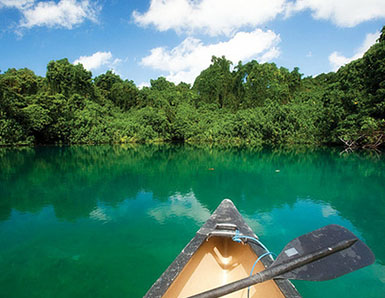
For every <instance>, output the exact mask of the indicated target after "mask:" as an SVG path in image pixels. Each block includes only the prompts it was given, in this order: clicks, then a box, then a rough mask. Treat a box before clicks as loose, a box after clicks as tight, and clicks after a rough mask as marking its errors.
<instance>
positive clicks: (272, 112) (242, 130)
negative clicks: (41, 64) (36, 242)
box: [0, 27, 385, 146]
mask: <svg viewBox="0 0 385 298" xmlns="http://www.w3.org/2000/svg"><path fill="white" fill-rule="evenodd" d="M384 129H385V27H383V29H382V34H381V36H380V38H379V40H378V41H377V42H376V44H374V45H373V46H372V47H371V48H370V49H369V50H368V51H367V52H366V53H365V55H364V56H363V58H361V59H357V60H355V61H353V62H351V63H349V64H347V65H346V66H344V67H341V68H340V69H339V70H338V71H337V72H336V73H334V72H331V73H328V74H321V75H318V76H317V77H314V78H312V77H305V78H302V74H301V73H300V72H299V69H298V68H294V70H292V71H289V70H287V69H286V68H283V67H281V68H278V67H277V66H276V65H275V64H274V63H264V64H260V63H258V62H257V61H251V62H248V63H246V64H242V63H241V62H239V63H238V65H236V66H235V67H232V63H231V62H230V61H228V60H227V59H226V58H225V57H220V58H219V57H213V58H212V64H211V65H210V66H209V67H208V68H207V69H205V70H203V71H202V72H201V74H200V75H199V76H198V77H197V78H196V80H195V82H194V84H193V85H192V86H190V85H189V84H186V83H180V84H178V85H175V84H174V83H171V82H169V81H167V80H166V79H165V78H163V77H160V78H158V79H156V80H151V86H150V87H144V88H142V89H140V90H139V89H138V88H137V86H135V84H134V82H133V81H128V80H123V79H121V78H120V77H119V76H118V75H116V74H114V73H113V72H111V71H107V72H106V73H105V74H102V75H99V76H97V77H95V78H93V77H92V74H91V72H89V71H87V70H85V69H84V67H83V66H82V65H81V64H78V65H72V64H71V63H69V62H68V60H67V59H62V60H57V61H51V62H49V64H48V66H47V73H46V77H40V76H37V75H35V74H34V72H33V71H31V70H29V69H26V68H24V69H19V70H16V69H9V70H7V71H6V72H5V73H2V74H1V73H0V145H20V144H27V145H29V144H82V143H88V144H94V143H128V142H163V141H184V142H192V143H204V142H216V143H227V144H231V145H238V144H268V145H276V144H316V145H319V144H337V143H340V140H345V141H346V142H350V141H357V140H359V142H360V144H362V145H363V146H365V145H368V144H375V143H377V142H380V143H381V136H383V134H384Z"/></svg>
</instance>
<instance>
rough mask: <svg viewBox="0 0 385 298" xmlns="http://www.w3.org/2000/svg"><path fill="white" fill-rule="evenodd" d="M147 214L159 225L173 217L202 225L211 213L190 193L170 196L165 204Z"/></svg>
mask: <svg viewBox="0 0 385 298" xmlns="http://www.w3.org/2000/svg"><path fill="white" fill-rule="evenodd" d="M148 214H149V215H150V216H152V217H153V218H155V219H156V220H157V221H158V222H159V223H161V224H162V223H164V222H165V221H166V220H168V219H172V218H174V217H187V218H191V219H193V220H194V221H195V222H196V223H197V224H203V223H204V222H205V221H206V220H207V219H208V218H209V217H210V214H211V213H210V211H209V210H208V209H207V208H205V207H203V205H202V204H201V203H200V202H199V201H198V200H197V199H196V197H195V195H194V193H192V192H190V193H187V194H185V195H182V194H180V193H177V194H174V195H172V196H170V199H169V200H168V201H167V202H164V203H160V204H158V205H157V207H155V208H152V209H150V210H149V211H148Z"/></svg>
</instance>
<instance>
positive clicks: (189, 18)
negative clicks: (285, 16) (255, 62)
mask: <svg viewBox="0 0 385 298" xmlns="http://www.w3.org/2000/svg"><path fill="white" fill-rule="evenodd" d="M285 2H286V0H259V1H256V0H238V1H234V0H195V1H191V0H151V4H150V7H149V9H148V11H146V12H145V13H139V12H138V11H134V12H133V17H134V20H135V22H136V23H137V24H139V25H141V26H148V25H154V26H155V27H156V28H157V29H158V30H160V31H166V30H170V29H173V30H175V31H177V32H181V31H187V32H193V31H196V30H199V31H204V32H206V33H208V34H210V35H218V34H226V35H230V34H232V33H234V32H235V31H236V30H237V29H239V28H242V27H245V26H252V27H256V26H257V25H260V24H262V23H265V22H267V21H270V20H272V19H274V18H275V17H276V16H277V15H278V14H279V13H282V12H284V8H285Z"/></svg>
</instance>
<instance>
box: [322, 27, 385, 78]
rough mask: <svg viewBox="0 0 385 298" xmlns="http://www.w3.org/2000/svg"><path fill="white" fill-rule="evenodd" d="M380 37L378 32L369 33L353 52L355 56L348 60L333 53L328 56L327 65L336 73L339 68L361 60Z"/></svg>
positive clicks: (337, 53)
mask: <svg viewBox="0 0 385 298" xmlns="http://www.w3.org/2000/svg"><path fill="white" fill-rule="evenodd" d="M379 37H380V32H376V33H369V34H367V35H366V38H365V40H364V42H363V43H362V45H361V46H360V47H359V48H358V49H357V50H356V51H355V54H354V55H353V56H352V57H350V58H348V57H345V56H343V55H342V54H340V53H339V52H333V53H331V54H330V55H329V63H330V65H331V66H332V70H333V71H337V70H338V69H339V68H340V67H341V66H343V65H345V64H348V63H349V62H351V61H353V60H356V59H358V58H361V57H362V56H363V55H364V54H365V52H366V51H367V50H369V48H370V47H371V46H372V45H373V44H375V42H376V41H377V39H378V38H379Z"/></svg>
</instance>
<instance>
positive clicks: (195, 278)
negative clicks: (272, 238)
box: [145, 199, 301, 298]
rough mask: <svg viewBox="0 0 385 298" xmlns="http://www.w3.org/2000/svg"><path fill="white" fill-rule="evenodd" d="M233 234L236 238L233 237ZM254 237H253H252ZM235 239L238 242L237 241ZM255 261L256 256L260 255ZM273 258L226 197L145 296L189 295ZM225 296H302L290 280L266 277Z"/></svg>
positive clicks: (263, 265)
mask: <svg viewBox="0 0 385 298" xmlns="http://www.w3.org/2000/svg"><path fill="white" fill-rule="evenodd" d="M234 237H235V238H234ZM254 239H256V240H254ZM237 241H238V242H237ZM264 254H266V256H265V257H262V258H261V259H260V261H259V262H258V263H256V264H255V262H256V260H257V259H258V257H259V256H263V255H264ZM272 262H273V258H272V256H271V255H270V254H268V252H267V248H266V247H265V246H264V245H263V244H262V243H261V242H260V241H259V240H258V237H257V236H256V235H255V234H254V232H253V231H252V230H251V228H250V227H249V226H248V225H247V224H246V222H245V221H244V219H243V218H242V216H241V214H240V213H239V212H238V210H237V208H236V207H235V206H234V204H233V202H232V201H231V200H228V199H225V200H223V201H222V202H221V204H220V205H219V206H218V208H217V209H216V210H215V211H214V213H213V214H212V215H211V217H210V218H209V219H208V220H207V222H206V223H205V224H204V225H203V226H202V227H201V228H200V229H199V230H198V232H197V233H196V235H195V237H194V238H193V239H192V240H191V241H190V242H189V243H188V244H187V245H186V247H185V248H184V249H183V250H182V252H181V253H180V254H179V255H178V256H177V257H176V259H175V260H174V261H173V262H172V263H171V265H170V266H169V267H168V268H167V269H166V271H164V273H163V274H162V275H161V276H160V277H159V279H158V280H157V281H156V282H155V283H154V284H153V285H152V287H151V288H150V290H149V291H148V292H147V293H146V295H145V297H164V298H170V297H173V298H174V297H189V296H192V295H195V294H198V293H201V292H204V291H206V290H209V289H212V288H215V287H218V286H222V285H225V284H228V283H230V282H233V281H237V280H239V279H242V278H245V277H248V276H249V275H250V272H251V271H252V268H253V266H254V268H253V273H256V272H260V271H263V270H264V269H265V268H266V267H268V266H270V265H271V264H272ZM225 297H234V298H235V297H244V298H247V297H264V298H268V297H274V298H275V297H301V296H300V294H299V293H298V291H297V290H296V288H295V287H294V285H293V284H292V283H291V282H290V281H289V280H284V279H280V280H278V279H277V280H269V281H266V282H263V283H261V284H257V285H254V286H251V287H250V288H249V296H248V289H247V288H246V289H243V290H239V291H237V292H234V293H231V294H228V295H226V296H225Z"/></svg>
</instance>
